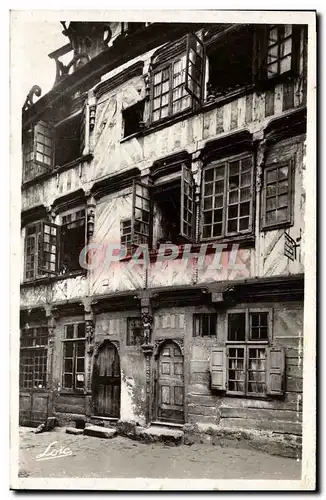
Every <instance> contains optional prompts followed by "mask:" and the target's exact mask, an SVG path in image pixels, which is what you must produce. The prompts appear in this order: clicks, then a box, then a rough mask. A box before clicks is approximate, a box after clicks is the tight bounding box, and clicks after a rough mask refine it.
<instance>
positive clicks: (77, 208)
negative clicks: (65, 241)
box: [57, 204, 87, 275]
mask: <svg viewBox="0 0 326 500" xmlns="http://www.w3.org/2000/svg"><path fill="white" fill-rule="evenodd" d="M82 210H84V217H80V218H79V219H72V220H70V222H66V223H64V224H63V222H62V220H63V217H66V216H68V215H72V214H76V213H77V212H81V211H82ZM58 215H59V218H60V225H59V226H58V227H59V229H60V235H59V253H58V264H57V273H58V274H60V275H62V274H70V273H77V272H79V271H81V270H82V268H80V269H77V270H75V271H71V270H68V271H67V272H66V273H63V272H62V271H61V264H62V261H63V257H62V247H63V245H62V242H61V232H62V228H64V227H66V226H68V225H70V224H73V223H74V222H78V221H80V220H84V246H85V245H86V244H87V210H86V206H85V205H83V204H82V205H78V206H75V207H73V208H70V209H69V210H65V211H63V212H60V213H59V214H58Z"/></svg>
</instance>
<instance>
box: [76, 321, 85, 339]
mask: <svg viewBox="0 0 326 500" xmlns="http://www.w3.org/2000/svg"><path fill="white" fill-rule="evenodd" d="M77 337H78V338H83V337H85V323H78V325H77Z"/></svg>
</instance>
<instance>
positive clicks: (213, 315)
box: [192, 312, 217, 339]
mask: <svg viewBox="0 0 326 500" xmlns="http://www.w3.org/2000/svg"><path fill="white" fill-rule="evenodd" d="M203 316H208V317H209V318H208V321H209V322H210V321H211V318H214V322H215V324H214V325H213V326H214V333H213V335H202V334H200V332H201V331H202V330H203V325H202V320H203ZM197 319H199V322H200V325H199V330H200V332H197V334H196V320H197ZM211 326H212V325H211ZM216 337H217V313H216V312H213V313H212V312H198V313H194V314H193V326H192V338H193V339H214V338H216Z"/></svg>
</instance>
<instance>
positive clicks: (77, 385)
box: [62, 323, 86, 391]
mask: <svg viewBox="0 0 326 500" xmlns="http://www.w3.org/2000/svg"><path fill="white" fill-rule="evenodd" d="M64 330H65V337H64V341H63V382H62V385H63V388H64V389H68V390H71V391H81V390H83V389H84V387H85V342H86V330H85V323H71V324H67V325H65V326H64Z"/></svg>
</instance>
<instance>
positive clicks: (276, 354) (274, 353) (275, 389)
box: [266, 348, 285, 396]
mask: <svg viewBox="0 0 326 500" xmlns="http://www.w3.org/2000/svg"><path fill="white" fill-rule="evenodd" d="M284 375H285V352H284V349H283V348H270V349H268V350H267V371H266V386H267V394H270V395H274V396H280V395H282V394H284V390H285V387H284V386H285V380H284Z"/></svg>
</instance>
